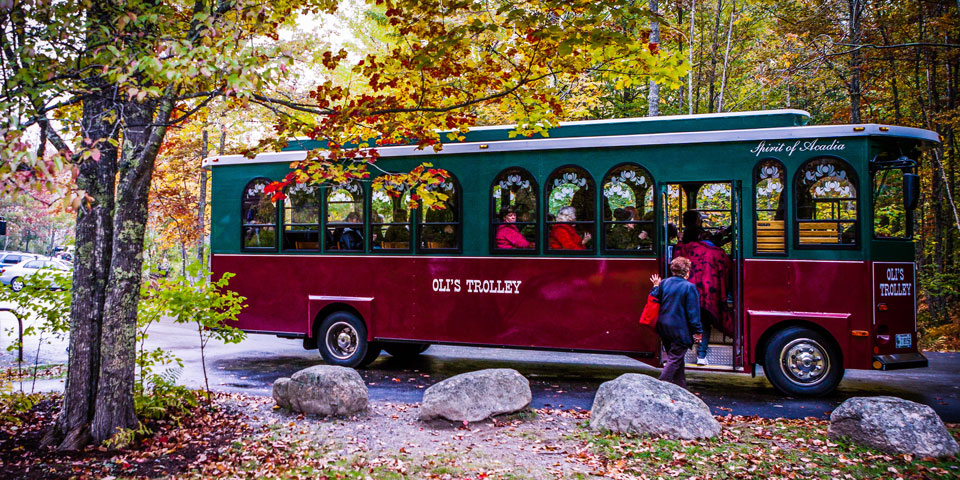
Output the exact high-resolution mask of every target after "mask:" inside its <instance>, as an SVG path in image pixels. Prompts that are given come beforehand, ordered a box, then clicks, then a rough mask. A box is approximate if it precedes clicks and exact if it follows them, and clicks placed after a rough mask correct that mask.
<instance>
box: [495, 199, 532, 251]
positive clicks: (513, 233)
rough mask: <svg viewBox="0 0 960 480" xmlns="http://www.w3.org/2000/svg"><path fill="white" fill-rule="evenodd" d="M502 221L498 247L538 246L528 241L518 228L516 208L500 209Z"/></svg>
mask: <svg viewBox="0 0 960 480" xmlns="http://www.w3.org/2000/svg"><path fill="white" fill-rule="evenodd" d="M500 221H501V222H503V223H501V224H500V225H498V226H497V235H496V246H497V248H504V249H510V248H534V247H535V246H536V245H535V244H534V243H533V242H530V241H527V239H526V238H524V236H523V234H521V233H520V229H519V228H517V225H516V223H517V212H516V209H514V208H513V207H511V206H507V207H504V208H502V209H500Z"/></svg>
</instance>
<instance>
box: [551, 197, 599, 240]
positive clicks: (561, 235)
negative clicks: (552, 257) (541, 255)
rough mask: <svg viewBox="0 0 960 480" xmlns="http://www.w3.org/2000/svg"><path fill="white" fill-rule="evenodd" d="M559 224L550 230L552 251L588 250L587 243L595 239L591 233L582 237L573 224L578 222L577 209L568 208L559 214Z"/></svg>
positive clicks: (561, 210) (585, 233)
mask: <svg viewBox="0 0 960 480" xmlns="http://www.w3.org/2000/svg"><path fill="white" fill-rule="evenodd" d="M557 221H558V222H571V223H556V224H554V225H553V226H552V227H551V228H550V248H551V249H552V250H586V248H587V246H586V245H587V243H589V242H590V239H591V238H593V236H592V235H590V232H584V234H583V237H581V236H580V235H579V234H578V233H577V230H576V229H575V228H573V225H572V222H576V221H577V209H575V208H573V207H571V206H569V205H568V206H566V207H563V208H561V209H560V211H558V212H557Z"/></svg>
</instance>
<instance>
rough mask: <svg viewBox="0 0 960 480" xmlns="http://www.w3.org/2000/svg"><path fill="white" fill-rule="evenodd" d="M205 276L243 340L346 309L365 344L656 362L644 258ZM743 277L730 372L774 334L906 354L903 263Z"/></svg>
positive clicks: (652, 269)
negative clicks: (227, 298)
mask: <svg viewBox="0 0 960 480" xmlns="http://www.w3.org/2000/svg"><path fill="white" fill-rule="evenodd" d="M212 263H213V269H214V272H217V274H219V273H222V272H238V273H237V276H236V277H234V278H233V279H232V280H231V281H230V288H231V289H232V290H234V291H236V292H237V293H239V294H240V295H243V296H245V297H247V298H250V299H255V301H251V302H249V304H248V306H247V308H246V309H244V311H243V313H242V314H241V315H240V317H239V321H238V324H237V325H236V326H237V327H238V328H241V329H243V330H246V331H249V332H262V333H271V334H279V335H281V336H291V337H305V338H313V337H314V335H315V334H316V332H314V331H313V328H314V327H315V326H316V319H317V318H323V315H321V314H323V313H324V312H325V311H332V310H331V309H342V308H343V307H344V306H347V307H349V308H351V309H353V310H355V311H356V312H357V314H358V315H359V316H360V318H362V319H363V321H364V322H365V323H366V326H367V337H368V338H367V340H368V341H378V340H379V341H389V340H404V341H418V342H424V343H447V344H467V345H488V346H503V347H519V348H527V347H528V348H539V349H556V350H568V351H583V352H606V353H620V354H625V355H631V356H633V357H635V358H638V359H640V360H642V361H644V362H647V363H650V364H653V365H656V364H658V362H659V354H660V344H659V339H658V338H657V335H656V333H655V332H654V331H653V330H651V329H648V328H646V327H642V326H640V325H639V324H638V319H639V316H640V312H641V311H642V309H643V305H644V302H645V301H646V296H647V293H648V292H649V291H650V283H649V281H648V280H647V279H648V278H649V277H650V276H651V275H653V274H655V273H659V272H660V271H661V270H660V265H659V260H658V259H655V258H640V259H637V258H556V257H532V258H517V257H460V256H457V257H454V256H449V257H442V256H437V257H428V256H415V257H414V256H383V255H378V256H352V255H276V254H268V255H256V254H249V253H246V254H214V255H213V259H212ZM386 272H404V274H403V275H391V274H385V273H386ZM742 272H743V278H746V279H749V281H748V282H747V283H745V284H744V285H743V308H742V312H743V313H742V316H741V318H740V319H739V322H740V325H742V327H741V328H742V334H743V344H744V355H743V359H742V362H739V363H740V364H738V365H734V367H735V369H736V370H740V371H750V369H749V367H750V366H751V365H753V364H755V363H758V362H760V363H762V359H758V358H757V352H758V351H759V349H760V348H761V347H762V345H763V343H762V342H764V341H765V340H766V338H767V336H768V335H769V333H770V332H772V331H774V330H776V329H779V328H780V327H782V326H784V325H786V324H796V325H800V326H807V327H810V328H813V329H818V330H823V331H824V332H826V333H828V334H829V335H830V337H832V338H833V339H835V340H836V342H837V343H838V347H839V348H840V352H841V355H842V359H843V366H844V368H859V369H864V368H876V365H872V360H871V359H872V357H873V355H875V354H881V355H883V354H898V353H914V352H917V347H916V345H917V342H916V340H917V339H916V334H915V332H916V319H915V313H914V312H915V311H916V310H915V305H914V292H913V289H914V288H915V278H914V277H915V275H914V266H913V264H912V263H885V262H867V261H818V260H788V259H746V260H744V261H743V265H742ZM891 272H893V273H891ZM865 279H871V280H869V281H868V282H869V283H868V282H865V281H864V280H865ZM484 281H486V282H487V283H483V282H484ZM477 282H479V283H477ZM498 282H499V283H498ZM517 282H519V283H517ZM868 285H872V287H870V286H868ZM891 285H893V286H891ZM871 289H872V291H871ZM867 299H872V300H873V301H872V302H870V303H868V302H867V301H866V300H867ZM878 325H883V326H884V327H883V329H884V331H878V327H877V326H878ZM897 334H901V335H903V334H909V335H910V336H911V341H910V347H909V348H900V349H898V348H896V345H895V342H894V341H893V340H892V339H893V338H895V336H896V335H897Z"/></svg>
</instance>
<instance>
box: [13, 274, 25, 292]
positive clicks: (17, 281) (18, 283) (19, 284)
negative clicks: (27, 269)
mask: <svg viewBox="0 0 960 480" xmlns="http://www.w3.org/2000/svg"><path fill="white" fill-rule="evenodd" d="M23 287H24V285H23V279H22V278H20V277H13V279H12V280H10V288H12V289H13V291H14V292H19V291H20V290H23Z"/></svg>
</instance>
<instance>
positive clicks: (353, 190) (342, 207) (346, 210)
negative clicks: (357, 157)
mask: <svg viewBox="0 0 960 480" xmlns="http://www.w3.org/2000/svg"><path fill="white" fill-rule="evenodd" d="M326 206H327V208H326V210H327V224H326V237H325V239H324V242H325V243H326V249H327V250H340V251H344V250H346V251H354V252H356V251H362V250H363V243H364V231H363V186H362V185H361V184H360V182H358V181H352V182H349V183H344V184H341V185H334V186H331V187H329V188H327V205H326Z"/></svg>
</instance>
